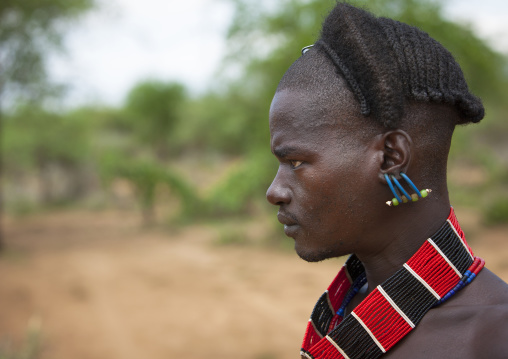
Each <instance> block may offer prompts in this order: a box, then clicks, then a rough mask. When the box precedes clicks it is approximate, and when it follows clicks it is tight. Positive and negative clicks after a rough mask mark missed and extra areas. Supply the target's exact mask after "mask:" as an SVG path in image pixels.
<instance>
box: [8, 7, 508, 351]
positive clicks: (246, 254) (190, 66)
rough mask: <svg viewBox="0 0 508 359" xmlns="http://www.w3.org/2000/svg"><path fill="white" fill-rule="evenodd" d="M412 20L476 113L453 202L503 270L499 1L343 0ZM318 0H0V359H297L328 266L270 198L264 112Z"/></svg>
mask: <svg viewBox="0 0 508 359" xmlns="http://www.w3.org/2000/svg"><path fill="white" fill-rule="evenodd" d="M352 2H353V3H355V4H359V5H361V6H365V7H367V8H369V9H370V10H371V11H373V12H374V13H375V14H378V15H386V16H389V17H392V18H395V19H398V20H401V21H404V22H407V23H410V24H412V25H415V26H418V27H420V28H421V29H423V30H425V31H427V32H428V33H429V34H430V35H431V36H432V37H434V38H436V39H438V40H439V41H440V42H441V43H443V45H444V46H445V47H447V48H448V49H449V50H450V51H451V52H452V53H453V54H454V56H455V57H456V59H457V60H458V61H459V63H460V64H461V66H462V68H463V70H464V72H465V75H466V78H467V79H468V82H469V84H470V87H471V88H472V90H473V92H474V93H475V94H477V95H479V96H480V97H482V99H483V101H484V103H485V106H486V109H487V116H486V118H485V119H484V120H483V121H482V122H481V123H480V124H478V125H471V126H467V127H462V128H458V129H457V131H456V133H455V135H454V140H453V145H452V150H451V155H450V163H449V186H450V192H451V199H452V203H453V205H454V206H455V208H456V212H457V215H458V217H459V220H461V223H462V226H463V228H464V229H465V231H466V235H467V236H468V240H469V242H470V244H471V245H472V247H473V249H475V252H476V254H477V255H480V256H482V257H483V258H485V259H486V261H487V266H488V267H489V268H490V269H492V270H493V271H494V272H496V273H497V274H498V275H500V276H501V277H502V278H503V279H504V280H508V252H507V250H508V243H507V241H506V239H507V234H508V141H507V140H506V137H507V134H508V121H507V119H506V117H507V115H506V111H507V109H508V91H507V85H508V61H507V54H508V25H507V23H506V21H505V19H506V15H508V3H507V2H506V1H503V0H484V1H482V2H481V5H480V3H479V2H477V1H473V0H460V1H459V0H453V1H452V0H450V1H433V0H364V1H362V0H355V1H352ZM333 5H334V2H333V1H331V0H281V1H278V2H271V1H267V0H265V1H260V0H257V1H253V0H189V1H185V2H184V1H178V2H177V1H174V0H171V1H163V0H145V1H142V2H140V1H135V0H116V1H105V0H102V1H101V0H65V1H63V0H38V1H34V0H15V1H14V0H4V1H2V2H1V3H0V134H1V140H0V141H1V142H0V143H1V146H2V147H1V155H2V168H1V176H2V192H1V202H0V203H1V217H2V218H1V223H2V224H1V235H0V250H1V252H0V359H14V358H16V359H33V358H48V359H51V358H53V359H59V358H76V359H84V358H123V359H125V358H139V357H148V358H154V359H156V358H167V357H168V356H175V357H176V356H177V357H179V358H204V357H210V356H213V357H221V358H253V359H275V358H295V357H297V356H298V353H299V346H300V341H301V338H302V336H303V332H304V327H305V325H306V322H307V320H308V317H309V315H310V311H311V309H312V306H313V305H314V303H315V301H316V299H317V298H318V296H319V295H320V294H321V293H322V292H323V291H324V289H325V288H326V286H327V285H328V283H329V282H330V281H331V279H332V278H333V277H334V275H335V273H336V272H337V270H338V269H339V266H340V265H341V263H342V261H343V259H336V260H330V261H326V262H323V263H317V264H308V263H305V262H303V261H302V260H300V259H298V258H297V256H296V255H295V254H294V252H293V249H292V240H291V239H288V238H285V237H284V234H283V230H282V226H281V225H280V224H278V222H277V221H276V218H275V214H276V210H277V209H276V208H270V205H269V204H268V203H266V200H265V192H266V189H267V188H268V186H269V184H270V182H271V180H272V178H273V176H274V174H275V172H276V168H277V162H276V160H275V159H274V158H272V155H271V153H270V149H269V132H268V108H269V105H270V102H271V98H272V96H273V93H274V91H275V88H276V86H277V83H278V81H279V79H280V78H281V76H282V74H283V73H284V71H285V70H286V69H287V68H288V66H289V65H290V64H291V63H292V62H293V61H294V60H295V59H296V58H297V57H298V56H299V55H300V49H301V48H302V47H303V46H306V45H309V44H311V43H313V42H314V40H315V39H316V37H317V36H318V33H319V28H320V24H321V21H322V20H323V18H324V16H325V15H326V14H327V12H328V11H329V10H330V9H331V7H333Z"/></svg>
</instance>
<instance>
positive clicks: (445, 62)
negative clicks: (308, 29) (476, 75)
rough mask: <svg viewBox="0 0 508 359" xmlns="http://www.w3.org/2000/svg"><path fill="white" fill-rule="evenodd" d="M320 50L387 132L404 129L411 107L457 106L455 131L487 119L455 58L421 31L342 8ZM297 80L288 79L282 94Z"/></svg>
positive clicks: (323, 36)
mask: <svg viewBox="0 0 508 359" xmlns="http://www.w3.org/2000/svg"><path fill="white" fill-rule="evenodd" d="M314 47H315V48H316V50H317V51H318V52H321V53H323V54H325V55H326V56H327V57H328V58H329V60H330V61H331V62H333V64H334V65H335V71H336V72H338V73H339V74H340V75H341V76H342V77H343V78H344V79H345V81H346V83H347V84H348V86H349V88H350V90H351V91H352V93H353V94H354V96H355V97H356V99H357V100H358V102H359V103H360V109H361V112H362V114H363V115H365V116H369V117H373V118H374V119H375V120H376V121H378V122H379V123H380V124H382V125H383V126H384V127H385V128H397V127H399V126H400V125H401V121H402V118H403V117H404V110H405V108H406V107H407V105H408V103H409V102H417V103H429V104H431V103H433V104H444V105H449V106H452V107H453V108H455V109H456V110H457V114H458V116H457V119H456V123H454V124H453V125H456V124H466V123H471V122H473V123H475V122H479V121H480V120H481V119H482V118H483V117H484V108H483V105H482V102H481V100H480V99H479V98H477V97H476V96H474V95H473V94H471V93H470V91H469V89H468V86H467V83H466V81H465V79H464V75H463V73H462V70H461V68H460V66H459V65H458V64H457V62H456V61H455V59H454V58H453V56H452V55H451V54H450V52H449V51H448V50H446V49H445V48H444V47H443V46H442V45H441V44H440V43H439V42H437V41H436V40H434V39H432V38H431V37H430V36H429V35H428V34H426V33H425V32H423V31H421V30H419V29H418V28H416V27H413V26H410V25H407V24H404V23H401V22H398V21H395V20H392V19H388V18H382V17H381V18H377V17H375V16H374V15H372V14H371V13H369V12H367V11H365V10H362V9H359V8H356V7H354V6H352V5H349V4H346V3H343V2H339V3H337V5H336V6H335V8H334V9H333V10H332V11H331V12H330V14H329V15H328V17H327V18H326V19H325V21H324V23H323V27H322V30H321V36H320V38H319V40H318V41H317V42H316V44H315V45H314ZM313 52H314V51H313ZM305 56H308V55H304V56H302V57H303V58H304V57H305ZM295 66H296V67H298V64H295ZM294 72H295V71H293V73H294ZM292 76H293V77H294V74H293V75H292ZM294 80H296V79H284V78H283V79H282V81H281V83H280V84H279V88H278V90H280V89H282V88H284V87H286V86H288V85H289V84H288V82H294ZM300 80H301V79H300Z"/></svg>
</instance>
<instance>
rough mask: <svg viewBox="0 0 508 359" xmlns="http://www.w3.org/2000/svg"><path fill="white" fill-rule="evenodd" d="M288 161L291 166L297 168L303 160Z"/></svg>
mask: <svg viewBox="0 0 508 359" xmlns="http://www.w3.org/2000/svg"><path fill="white" fill-rule="evenodd" d="M289 163H290V164H291V167H293V168H297V167H299V166H300V165H301V164H302V163H303V161H296V160H290V161H289Z"/></svg>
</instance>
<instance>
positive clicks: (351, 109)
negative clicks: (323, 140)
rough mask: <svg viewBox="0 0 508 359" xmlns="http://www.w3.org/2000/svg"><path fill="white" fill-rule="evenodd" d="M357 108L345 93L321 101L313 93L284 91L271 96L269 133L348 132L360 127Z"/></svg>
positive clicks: (297, 90)
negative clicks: (292, 130) (293, 130)
mask: <svg viewBox="0 0 508 359" xmlns="http://www.w3.org/2000/svg"><path fill="white" fill-rule="evenodd" d="M364 120H365V119H364V118H363V115H361V113H360V110H359V105H358V103H357V102H356V100H355V99H354V97H353V96H352V94H351V93H350V92H349V91H343V93H342V94H340V95H339V94H337V96H334V97H333V98H332V99H329V98H321V97H320V95H319V94H316V93H315V92H314V91H310V90H302V89H284V90H282V91H278V92H276V93H275V96H274V98H273V101H272V104H271V106H270V130H271V131H272V130H273V129H274V127H275V126H277V127H279V128H286V129H289V128H300V129H304V130H312V129H316V128H321V127H328V128H329V129H339V130H340V129H344V130H346V129H348V130H352V129H353V128H356V127H357V126H358V125H360V124H362V123H364Z"/></svg>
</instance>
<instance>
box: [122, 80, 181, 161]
mask: <svg viewBox="0 0 508 359" xmlns="http://www.w3.org/2000/svg"><path fill="white" fill-rule="evenodd" d="M185 100H186V95H185V89H184V87H183V86H182V85H180V84H177V83H164V82H161V81H145V82H141V83H139V84H138V85H136V86H135V87H134V88H133V89H132V90H131V91H130V92H129V94H128V95H127V100H126V104H125V109H126V111H127V115H128V116H130V120H131V121H132V122H131V126H132V129H133V131H134V134H135V135H136V137H137V138H138V140H139V141H140V143H141V144H143V145H146V146H148V147H149V148H150V149H151V150H152V151H153V152H152V153H153V154H155V156H156V157H157V158H158V159H159V160H160V161H165V160H167V159H168V157H169V155H170V153H171V149H172V143H171V141H170V139H171V135H172V134H173V133H174V130H175V127H176V125H177V124H178V122H179V121H180V120H181V117H182V109H183V105H184V103H185Z"/></svg>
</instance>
